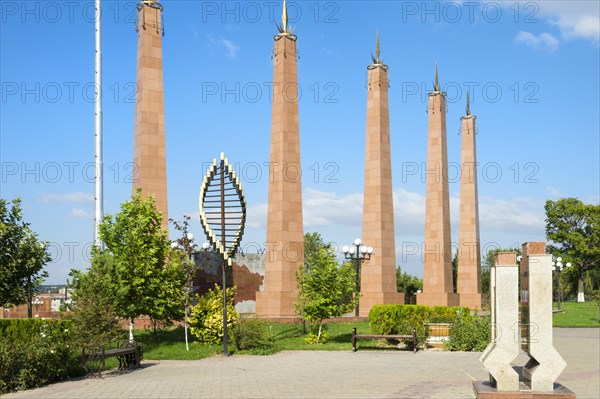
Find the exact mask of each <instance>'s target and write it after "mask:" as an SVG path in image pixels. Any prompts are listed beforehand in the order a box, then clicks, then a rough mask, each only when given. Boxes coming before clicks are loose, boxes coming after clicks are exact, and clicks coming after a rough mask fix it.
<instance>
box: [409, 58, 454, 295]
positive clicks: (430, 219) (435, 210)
mask: <svg viewBox="0 0 600 399" xmlns="http://www.w3.org/2000/svg"><path fill="white" fill-rule="evenodd" d="M428 97H429V98H428V100H429V102H428V106H427V113H428V114H429V129H428V130H429V133H428V142H427V170H426V171H425V174H426V175H425V180H426V185H425V190H426V193H425V241H424V243H423V252H422V253H423V259H424V264H423V269H424V270H423V292H422V293H420V294H417V303H418V304H419V305H430V306H434V305H442V306H458V304H459V295H458V294H457V293H454V284H453V282H452V246H451V239H450V193H449V189H448V148H447V142H446V93H444V92H442V91H441V89H440V84H439V79H438V71H437V66H436V69H435V84H434V89H433V92H431V93H429V96H428Z"/></svg>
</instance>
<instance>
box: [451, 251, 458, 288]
mask: <svg viewBox="0 0 600 399" xmlns="http://www.w3.org/2000/svg"><path fill="white" fill-rule="evenodd" d="M457 284H458V251H456V252H455V253H454V257H453V258H452V287H454V292H456V290H457V287H458V285H457Z"/></svg>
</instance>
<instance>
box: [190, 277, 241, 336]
mask: <svg viewBox="0 0 600 399" xmlns="http://www.w3.org/2000/svg"><path fill="white" fill-rule="evenodd" d="M226 293H227V329H228V333H231V332H232V330H233V328H234V326H235V324H236V322H237V320H238V313H237V312H236V310H235V308H234V307H233V297H234V295H235V288H227V290H226ZM222 295H223V291H222V290H221V287H219V286H218V285H216V284H215V288H213V289H212V290H209V291H208V292H207V293H206V294H204V295H203V296H200V295H198V296H197V297H198V304H197V305H196V306H194V307H193V308H192V314H191V315H190V318H189V325H190V332H191V333H192V334H193V335H194V336H196V338H198V341H200V342H205V343H208V344H218V343H220V342H222V341H223V297H222Z"/></svg>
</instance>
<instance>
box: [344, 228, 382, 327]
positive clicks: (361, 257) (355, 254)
mask: <svg viewBox="0 0 600 399" xmlns="http://www.w3.org/2000/svg"><path fill="white" fill-rule="evenodd" d="M342 251H343V252H344V256H345V258H346V259H348V260H352V261H354V271H355V272H356V288H355V293H356V295H358V293H359V292H360V269H361V265H362V263H363V262H365V261H368V260H370V259H371V255H373V252H374V250H373V247H367V246H365V245H362V242H361V241H360V238H357V239H356V240H354V243H353V245H352V246H347V245H345V246H344V247H343V248H342ZM355 315H356V317H358V315H359V305H358V303H357V304H356V309H355Z"/></svg>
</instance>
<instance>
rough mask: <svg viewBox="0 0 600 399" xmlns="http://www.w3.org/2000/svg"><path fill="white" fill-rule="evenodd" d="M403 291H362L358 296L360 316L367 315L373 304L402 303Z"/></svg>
mask: <svg viewBox="0 0 600 399" xmlns="http://www.w3.org/2000/svg"><path fill="white" fill-rule="evenodd" d="M402 304H404V293H403V292H362V293H361V297H360V306H359V313H360V316H364V317H367V316H369V312H370V311H371V309H372V308H373V306H375V305H402Z"/></svg>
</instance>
